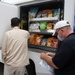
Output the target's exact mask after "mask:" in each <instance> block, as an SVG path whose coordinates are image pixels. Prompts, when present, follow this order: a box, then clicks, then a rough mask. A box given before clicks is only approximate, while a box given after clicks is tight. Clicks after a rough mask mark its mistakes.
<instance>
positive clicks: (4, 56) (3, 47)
mask: <svg viewBox="0 0 75 75" xmlns="http://www.w3.org/2000/svg"><path fill="white" fill-rule="evenodd" d="M6 50H7V35H6V34H5V36H4V39H3V43H2V61H3V63H5V59H6Z"/></svg>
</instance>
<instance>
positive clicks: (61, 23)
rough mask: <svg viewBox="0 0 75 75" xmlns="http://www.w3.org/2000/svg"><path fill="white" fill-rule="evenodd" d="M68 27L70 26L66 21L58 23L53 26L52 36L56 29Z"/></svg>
mask: <svg viewBox="0 0 75 75" xmlns="http://www.w3.org/2000/svg"><path fill="white" fill-rule="evenodd" d="M69 25H70V24H69V22H68V21H65V20H62V21H58V22H57V23H56V24H55V25H54V33H53V35H54V34H55V32H56V29H59V28H62V27H65V26H69Z"/></svg>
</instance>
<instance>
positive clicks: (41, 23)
mask: <svg viewBox="0 0 75 75" xmlns="http://www.w3.org/2000/svg"><path fill="white" fill-rule="evenodd" d="M46 27H47V22H40V30H46Z"/></svg>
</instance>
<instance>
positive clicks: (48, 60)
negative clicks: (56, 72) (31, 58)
mask: <svg viewBox="0 0 75 75" xmlns="http://www.w3.org/2000/svg"><path fill="white" fill-rule="evenodd" d="M40 58H41V59H43V60H45V61H46V62H47V63H48V64H49V65H50V66H52V67H53V68H54V69H59V68H58V67H57V66H56V65H55V64H54V63H53V61H52V58H53V57H49V56H48V55H47V54H46V53H41V55H40Z"/></svg>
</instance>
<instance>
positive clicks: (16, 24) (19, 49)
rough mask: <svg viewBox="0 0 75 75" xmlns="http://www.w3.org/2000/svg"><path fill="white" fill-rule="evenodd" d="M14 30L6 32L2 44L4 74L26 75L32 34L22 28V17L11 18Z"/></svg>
mask: <svg viewBox="0 0 75 75" xmlns="http://www.w3.org/2000/svg"><path fill="white" fill-rule="evenodd" d="M11 27H12V30H9V31H7V32H6V33H5V37H4V40H3V45H2V60H3V62H4V75H24V74H25V66H26V65H28V64H29V58H28V39H29V37H30V34H29V32H28V31H26V30H22V29H20V19H19V18H17V17H14V18H12V19H11Z"/></svg>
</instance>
